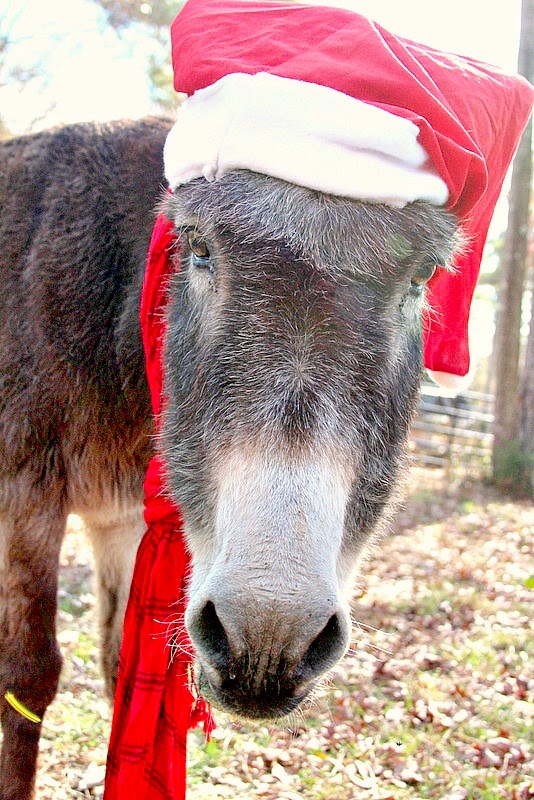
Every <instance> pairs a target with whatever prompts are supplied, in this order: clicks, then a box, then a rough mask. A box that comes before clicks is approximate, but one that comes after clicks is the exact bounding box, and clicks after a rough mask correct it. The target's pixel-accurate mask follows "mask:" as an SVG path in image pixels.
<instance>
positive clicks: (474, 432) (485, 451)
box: [410, 384, 493, 468]
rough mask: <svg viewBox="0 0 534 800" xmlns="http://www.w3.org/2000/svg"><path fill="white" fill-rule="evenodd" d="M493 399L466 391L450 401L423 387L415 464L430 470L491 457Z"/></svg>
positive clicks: (415, 430)
mask: <svg viewBox="0 0 534 800" xmlns="http://www.w3.org/2000/svg"><path fill="white" fill-rule="evenodd" d="M492 421H493V397H492V395H488V394H484V393H482V392H471V391H466V392H462V393H461V394H458V395H456V397H449V396H447V395H444V394H443V393H442V390H441V389H440V387H439V386H433V385H430V384H424V385H423V388H422V392H421V399H420V402H419V410H418V413H417V416H416V419H415V421H414V423H413V426H412V435H411V442H410V449H411V451H412V455H413V458H414V460H415V461H416V462H417V463H420V464H426V465H428V466H436V467H447V466H450V465H453V466H454V465H459V464H462V465H465V466H467V465H473V466H474V465H476V466H477V467H481V468H482V467H484V466H485V465H486V464H488V463H489V461H490V457H491V446H492V442H493V436H492V433H491V426H492Z"/></svg>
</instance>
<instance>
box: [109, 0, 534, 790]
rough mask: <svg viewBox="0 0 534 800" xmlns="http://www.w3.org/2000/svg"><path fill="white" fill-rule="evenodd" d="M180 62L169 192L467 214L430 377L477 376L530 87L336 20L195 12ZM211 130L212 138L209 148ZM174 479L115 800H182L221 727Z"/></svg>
mask: <svg viewBox="0 0 534 800" xmlns="http://www.w3.org/2000/svg"><path fill="white" fill-rule="evenodd" d="M172 45H173V63H174V71H175V87H176V89H177V90H178V91H180V92H186V93H187V94H189V95H192V97H191V100H189V101H187V103H186V104H185V108H184V109H183V111H182V113H181V115H180V119H179V121H178V123H177V127H176V128H175V129H174V130H173V132H172V133H171V135H170V138H169V140H168V143H167V147H166V153H165V157H166V170H167V175H168V178H169V182H170V184H171V187H174V188H175V187H176V186H178V185H179V184H180V183H182V182H184V181H188V180H191V179H192V178H194V177H197V176H200V175H204V176H205V177H206V178H208V180H216V179H217V177H218V176H219V175H220V174H223V173H224V172H225V171H226V170H228V169H232V168H235V167H245V168H248V169H255V170H258V171H260V172H264V173H266V174H272V175H275V176H276V175H277V176H278V177H282V178H286V179H288V180H291V181H293V182H295V183H302V184H303V185H305V186H311V187H312V188H318V189H320V190H322V191H327V192H332V193H334V194H343V195H346V196H348V197H352V196H355V197H360V198H364V199H366V200H370V201H375V202H386V203H391V204H393V205H402V204H404V203H407V202H410V200H414V199H417V198H425V199H427V200H428V201H429V202H432V203H436V204H438V205H446V207H447V208H449V209H450V210H451V211H452V212H453V213H454V214H456V216H457V217H458V219H459V221H460V222H461V223H462V224H463V226H464V229H465V231H466V233H467V234H468V236H469V240H468V241H469V250H468V251H467V252H464V253H463V254H462V256H461V258H460V260H459V262H458V264H457V267H458V269H457V271H456V272H455V273H452V274H451V273H448V272H444V271H441V273H440V275H439V277H437V278H435V280H434V281H433V283H432V285H431V286H430V302H431V304H432V306H433V314H432V319H431V322H429V323H428V326H427V332H426V345H425V363H426V365H427V366H428V367H430V368H432V369H434V370H440V371H444V372H449V373H453V374H456V375H462V374H465V373H466V372H467V369H468V365H469V356H468V346H467V321H468V317H469V306H470V301H471V297H472V293H473V288H474V285H475V282H476V278H477V275H478V270H479V265H480V258H481V254H482V247H483V245H484V241H485V238H486V234H487V228H488V225H489V221H490V218H491V215H492V212H493V209H494V206H495V203H496V201H497V197H498V195H499V191H500V188H501V184H502V181H503V179H504V176H505V173H506V170H507V167H508V165H509V162H510V160H511V158H512V156H513V153H514V150H515V147H516V145H517V142H518V140H519V137H520V135H521V132H522V130H523V128H524V126H525V124H526V122H527V118H528V116H529V113H530V109H531V105H532V98H533V90H532V87H531V86H530V85H529V84H528V83H527V82H526V81H524V80H522V79H520V78H517V77H508V76H506V75H503V74H502V73H501V72H500V71H499V70H497V69H495V68H493V67H487V66H486V65H483V64H480V63H478V62H475V61H472V60H470V59H466V58H460V57H458V56H452V55H447V54H443V53H439V52H437V51H435V50H432V49H430V48H428V47H423V46H422V45H418V44H415V43H413V42H409V41H407V40H406V39H400V38H399V37H396V36H393V35H392V34H390V33H388V32H387V31H385V30H384V29H383V28H381V27H380V26H378V25H375V24H374V23H372V22H370V21H369V20H367V19H364V18H363V17H361V16H359V15H357V14H354V13H351V12H348V11H342V10H339V9H332V8H326V7H317V8H315V7H312V6H300V5H293V4H288V3H274V2H261V1H260V2H254V1H253V0H189V1H188V2H187V3H186V5H185V6H184V8H183V9H182V11H181V12H180V14H179V15H178V17H177V19H176V21H175V23H174V24H173V27H172ZM251 76H253V77H251ZM208 87H209V88H208ZM203 90H204V91H203ZM236 98H237V100H238V101H239V102H237V100H236ZM245 101H246V106H244V105H243V104H244V103H245ZM243 107H246V113H242V108H243ZM323 109H327V111H326V114H325V113H323ZM295 112H296V113H295ZM332 115H333V117H335V118H334V119H333V118H332ZM204 119H207V120H208V124H207V126H205V125H204V122H203V120H204ZM210 126H211V128H212V129H213V132H215V133H212V132H208V133H209V135H205V134H206V127H210ZM230 129H231V133H232V135H231V136H227V135H225V134H226V132H227V131H228V130H230ZM252 132H253V134H254V135H251V133H252ZM265 132H268V133H267V135H265ZM272 142H274V143H275V145H276V146H275V147H272V146H271V143H272ZM256 143H258V144H260V145H261V146H260V147H259V148H258V147H255V146H254V145H255V144H256ZM288 156H289V157H288ZM339 164H342V165H343V167H342V168H341V169H340V168H339V166H338V167H337V169H335V166H336V165H339ZM316 184H318V185H316ZM172 247H173V229H172V224H171V223H170V222H169V221H168V220H166V219H165V218H164V217H163V216H160V217H159V218H158V220H157V222H156V225H155V228H154V232H153V236H152V241H151V245H150V250H149V256H148V262H147V269H146V273H145V281H144V286H143V296H142V307H141V325H142V331H143V343H144V348H145V355H146V368H147V377H148V382H149V386H150V390H151V396H152V404H153V409H154V415H155V418H156V420H158V419H159V416H160V412H161V407H162V348H163V345H164V341H165V313H164V307H165V302H166V297H167V292H166V289H167V284H168V280H169V274H170V271H171V267H172V259H171V256H170V254H171V251H172ZM164 469H165V468H164V465H162V463H161V461H160V459H158V458H154V459H153V460H152V462H151V465H150V468H149V471H148V474H147V478H146V481H145V520H146V523H147V532H146V534H145V537H144V539H143V542H142V544H141V547H140V548H139V552H138V555H137V560H136V565H135V571H134V579H133V583H132V591H131V594H130V599H129V603H128V609H127V612H126V618H125V626H124V638H123V645H122V649H121V658H120V664H119V674H118V684H117V694H116V700H115V711H114V717H113V725H112V733H111V740H110V748H109V755H108V770H107V775H106V789H105V795H104V796H105V800H131V798H135V800H180V798H183V797H184V795H185V746H186V732H187V729H188V727H189V726H190V725H191V724H194V723H195V722H196V721H197V720H198V719H203V720H204V724H205V726H206V728H207V729H208V730H209V728H210V727H211V724H212V723H211V717H210V713H209V709H207V708H206V707H205V706H204V705H203V703H202V701H199V700H196V701H195V700H194V699H193V697H192V695H191V693H190V691H189V686H188V670H189V668H190V662H191V654H190V647H189V643H188V640H187V635H186V633H185V630H184V628H183V612H184V607H185V591H186V588H185V587H186V575H187V570H188V565H189V557H188V553H187V552H186V548H185V545H184V542H183V536H182V519H181V515H180V512H179V509H177V508H176V506H175V505H174V504H173V502H172V500H171V499H169V498H168V497H167V496H166V494H165V480H164V477H163V476H164ZM169 630H170V631H172V633H173V637H172V639H171V641H170V642H168V641H167V638H168V633H169ZM169 645H170V646H169Z"/></svg>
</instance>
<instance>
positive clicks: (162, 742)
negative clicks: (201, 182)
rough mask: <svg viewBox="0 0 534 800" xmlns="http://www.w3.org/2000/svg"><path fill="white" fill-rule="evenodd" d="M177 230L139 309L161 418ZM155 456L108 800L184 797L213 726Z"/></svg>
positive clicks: (153, 257) (156, 254) (152, 255)
mask: <svg viewBox="0 0 534 800" xmlns="http://www.w3.org/2000/svg"><path fill="white" fill-rule="evenodd" d="M173 243H174V242H173V235H172V225H171V223H169V222H168V221H167V220H166V219H164V218H163V217H159V218H158V220H157V221H156V225H155V227H154V231H153V234H152V240H151V243H150V250H149V256H148V261H147V270H146V274H145V281H144V287H143V296H142V305H141V326H142V333H143V344H144V348H145V357H146V370H147V376H148V382H149V386H150V391H151V397H152V407H153V411H154V416H155V418H156V420H157V419H158V418H159V414H160V410H161V390H162V359H161V352H162V347H163V343H164V337H165V323H164V313H163V309H164V307H165V302H166V290H167V282H168V278H169V275H170V268H171V267H172V263H171V259H170V252H171V248H172V246H173ZM163 485H164V481H163V469H162V464H161V461H160V459H159V458H158V457H155V458H153V459H152V461H151V462H150V466H149V469H148V472H147V476H146V479H145V522H146V525H147V530H146V533H145V536H144V538H143V540H142V542H141V545H140V547H139V550H138V553H137V559H136V564H135V569H134V577H133V581H132V588H131V592H130V598H129V601H128V608H127V610H126V616H125V620H124V636H123V644H122V648H121V654H120V660H119V671H118V681H117V691H116V697H115V712H114V716H113V724H112V730H111V738H110V744H109V753H108V763H107V773H106V786H105V793H104V797H105V800H179V799H180V798H184V797H185V781H186V737H187V731H188V729H189V728H190V727H194V726H195V725H196V724H197V723H198V722H203V723H204V730H205V732H206V734H207V735H209V732H210V731H211V729H212V728H213V721H212V717H211V712H210V711H209V708H208V707H207V706H206V705H205V703H204V702H203V701H202V700H201V699H199V698H197V699H194V697H193V695H192V694H191V690H190V669H191V661H192V656H191V651H192V648H191V643H190V642H189V639H188V637H187V634H186V631H185V627H184V624H183V617H184V612H185V588H186V579H187V574H188V570H189V557H188V554H187V551H186V548H185V545H184V541H183V536H182V518H181V515H180V512H179V509H178V508H177V507H176V506H175V505H174V504H173V503H172V502H171V501H170V500H168V499H167V498H166V497H165V496H164V494H162V486H163Z"/></svg>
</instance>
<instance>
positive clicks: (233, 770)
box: [38, 470, 534, 800]
mask: <svg viewBox="0 0 534 800" xmlns="http://www.w3.org/2000/svg"><path fill="white" fill-rule="evenodd" d="M533 532H534V509H533V507H532V505H531V504H528V503H526V502H513V501H511V500H510V499H508V498H506V497H503V496H500V495H498V494H496V493H495V491H494V490H492V489H491V488H490V487H489V486H486V485H484V483H482V482H480V481H466V480H464V481H463V482H461V483H459V482H458V481H457V480H456V479H455V477H454V475H453V474H452V473H451V472H450V471H449V472H448V473H447V472H441V471H439V472H438V471H435V470H434V471H430V470H415V471H414V472H413V475H412V479H411V480H410V484H409V492H408V496H407V499H406V502H405V505H404V508H403V509H402V510H401V511H400V513H399V514H398V516H397V519H396V521H395V523H394V524H393V525H392V528H391V534H390V535H389V537H388V538H387V539H385V540H384V541H383V542H382V543H381V545H380V546H379V547H378V549H377V550H376V551H375V552H374V554H373V556H372V558H371V560H370V561H369V563H368V564H367V566H366V567H365V568H364V570H363V577H362V578H361V580H360V583H359V587H358V588H357V590H356V593H355V598H354V637H353V645H352V649H351V651H350V653H349V654H348V655H347V656H346V658H345V659H344V660H343V663H342V664H341V666H340V667H338V668H337V669H336V671H335V673H334V674H333V676H332V678H331V680H330V681H329V683H328V685H326V684H325V686H324V687H323V688H322V689H321V691H320V692H319V693H318V694H317V696H316V697H315V699H314V701H313V702H312V703H311V704H310V706H309V707H308V708H306V709H305V710H304V711H303V712H302V713H299V714H295V715H293V717H291V718H290V719H289V720H286V721H285V722H284V723H282V724H281V725H279V726H277V727H275V726H263V725H252V724H250V725H248V724H247V725H243V724H240V723H236V722H235V721H232V720H230V719H229V718H227V717H224V716H223V715H220V714H217V721H218V728H217V730H216V731H215V733H214V735H213V738H212V740H211V741H210V742H209V743H205V742H204V740H203V736H202V735H201V733H200V732H199V733H194V734H193V735H191V736H190V752H189V792H188V799H189V800H212V799H214V800H219V798H236V799H237V800H245V798H246V799H247V800H249V799H252V798H262V799H263V800H301V799H302V798H304V800H422V799H423V798H424V800H430V799H431V798H432V799H434V798H436V800H437V799H438V798H439V800H497V798H499V800H500V799H501V798H506V800H528V798H534V753H533V749H534V741H533V733H532V731H533V716H534V704H533V703H532V700H533V698H534V672H533V670H532V663H533V660H532V659H533V655H534V638H533V636H532V627H533V615H532V607H533V606H532V600H533V589H534V559H533V537H532V534H533ZM94 606H95V598H94V595H93V589H92V568H91V553H90V550H89V549H88V547H87V545H86V544H85V542H84V539H83V532H82V531H81V530H80V529H76V528H75V529H74V530H72V531H71V533H70V534H69V536H68V537H67V539H66V542H65V545H64V548H63V554H62V571H61V581H60V612H59V631H60V633H59V639H60V643H61V647H62V650H63V654H64V657H65V666H64V669H63V673H62V678H61V686H60V693H59V695H58V697H57V699H56V701H55V703H54V704H53V705H52V706H51V707H50V710H49V712H48V713H47V716H46V718H45V722H44V726H43V739H42V748H41V757H40V769H39V776H38V798H39V800H72V798H84V797H86V798H90V797H101V795H102V792H103V786H102V779H103V771H104V763H105V755H106V740H107V736H108V733H109V722H110V712H109V709H108V705H107V702H106V700H105V698H104V693H103V683H102V680H101V678H100V674H99V671H98V664H97V661H98V658H97V646H96V638H97V637H96V634H95V608H94Z"/></svg>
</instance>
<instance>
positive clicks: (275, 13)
mask: <svg viewBox="0 0 534 800" xmlns="http://www.w3.org/2000/svg"><path fill="white" fill-rule="evenodd" d="M172 56H173V68H174V87H175V89H176V90H177V91H178V92H185V93H186V94H187V95H190V97H189V99H188V100H187V101H186V102H185V103H184V105H183V107H182V109H181V110H180V112H179V115H178V121H177V123H176V126H175V128H174V129H173V130H172V131H171V133H170V135H169V139H168V142H167V146H166V149H165V162H166V174H167V177H168V180H169V183H170V185H171V188H176V186H178V185H179V184H181V183H184V182H186V181H188V180H191V179H192V178H195V177H200V176H204V177H206V178H208V180H216V179H217V177H219V176H220V175H222V174H224V173H225V172H226V171H228V170H230V169H233V168H238V167H243V168H247V169H252V170H254V171H257V172H261V173H264V174H268V175H273V176H275V177H279V178H283V179H285V180H288V181H291V182H293V183H297V184H300V185H303V186H308V187H310V188H312V189H317V190H319V191H324V192H329V193H332V194H337V195H340V196H345V197H353V198H356V199H362V200H369V201H374V202H385V203H390V204H392V205H397V206H398V205H403V204H405V203H407V202H410V201H411V200H416V199H422V200H428V201H429V202H432V203H435V204H436V205H440V206H445V207H446V208H447V209H449V210H450V211H451V212H452V213H453V214H455V215H456V217H457V218H458V220H459V222H461V224H462V227H463V230H464V232H465V234H466V239H467V242H468V247H467V248H466V249H464V251H463V252H462V254H461V255H460V256H459V257H458V259H457V262H456V267H457V269H456V271H455V272H453V273H450V272H445V271H443V270H440V271H438V273H436V276H435V278H434V279H433V280H432V281H431V283H430V286H429V291H428V300H429V304H430V306H431V308H432V312H431V314H429V315H428V318H427V320H426V325H425V365H426V366H427V367H428V368H429V369H431V370H435V371H439V372H445V373H452V374H453V375H465V374H466V373H467V372H468V370H469V347H468V334H467V327H468V321H469V309H470V305H471V300H472V296H473V291H474V288H475V284H476V281H477V277H478V273H479V270H480V261H481V258H482V250H483V247H484V243H485V241H486V236H487V231H488V227H489V223H490V220H491V216H492V214H493V211H494V208H495V204H496V202H497V199H498V197H499V193H500V190H501V186H502V183H503V181H504V178H505V175H506V171H507V169H508V166H509V164H510V161H511V159H512V157H513V154H514V152H515V149H516V147H517V144H518V142H519V138H520V136H521V133H522V131H523V129H524V127H525V125H526V123H527V120H528V117H529V114H530V111H531V108H532V101H533V96H534V94H533V89H532V87H531V86H530V84H529V83H528V82H527V81H526V80H525V79H524V78H521V77H519V76H509V75H506V74H504V73H503V72H502V71H500V70H499V69H498V68H497V67H492V66H488V65H486V64H482V63H480V62H478V61H475V60H473V59H470V58H465V57H462V56H457V55H452V54H450V53H442V52H439V51H437V50H434V49H432V48H429V47H426V46H424V45H421V44H417V43H415V42H411V41H409V40H407V39H404V38H401V37H399V36H395V35H393V34H391V33H389V32H388V31H386V30H385V29H384V28H382V27H381V26H380V25H377V24H376V23H374V22H371V21H370V20H368V19H366V18H365V17H362V16H360V15H359V14H356V13H354V12H351V11H347V10H344V9H337V8H329V7H325V6H319V7H314V6H309V5H295V4H289V3H275V2H263V1H259V2H254V0H228V1H226V0H224V2H221V0H189V2H188V3H187V4H186V5H185V6H184V8H183V10H182V11H181V13H180V14H179V15H178V17H177V18H176V20H175V21H174V23H173V25H172Z"/></svg>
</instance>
